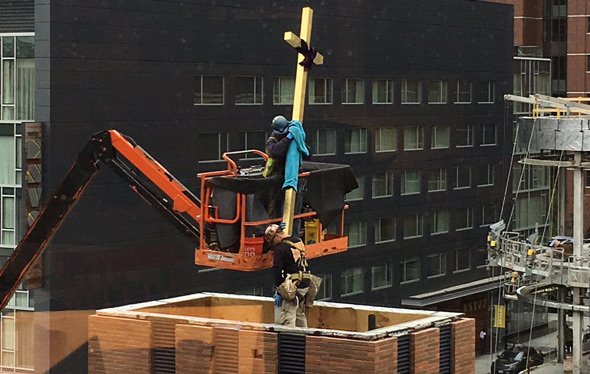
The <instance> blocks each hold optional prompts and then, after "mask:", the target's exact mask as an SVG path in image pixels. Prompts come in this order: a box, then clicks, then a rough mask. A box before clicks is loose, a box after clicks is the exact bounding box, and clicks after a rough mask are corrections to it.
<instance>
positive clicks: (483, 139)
mask: <svg viewBox="0 0 590 374" xmlns="http://www.w3.org/2000/svg"><path fill="white" fill-rule="evenodd" d="M489 127H492V128H493V130H494V131H493V134H494V135H493V143H489V141H490V139H487V137H486V135H487V134H488V131H489ZM496 145H498V126H496V124H495V123H484V124H482V125H481V144H480V146H481V147H493V146H496Z"/></svg>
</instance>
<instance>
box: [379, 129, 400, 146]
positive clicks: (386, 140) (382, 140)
mask: <svg viewBox="0 0 590 374" xmlns="http://www.w3.org/2000/svg"><path fill="white" fill-rule="evenodd" d="M396 149H397V129H396V128H394V127H378V128H377V129H376V130H375V152H391V151H395V150H396Z"/></svg>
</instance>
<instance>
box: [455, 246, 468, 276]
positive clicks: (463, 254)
mask: <svg viewBox="0 0 590 374" xmlns="http://www.w3.org/2000/svg"><path fill="white" fill-rule="evenodd" d="M465 258H467V267H465V268H459V259H465ZM470 270H471V252H470V251H469V250H468V249H467V248H462V249H455V269H454V270H453V274H456V273H463V272H466V271H470Z"/></svg>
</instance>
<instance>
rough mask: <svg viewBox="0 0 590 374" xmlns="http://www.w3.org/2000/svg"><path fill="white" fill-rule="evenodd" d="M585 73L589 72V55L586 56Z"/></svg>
mask: <svg viewBox="0 0 590 374" xmlns="http://www.w3.org/2000/svg"><path fill="white" fill-rule="evenodd" d="M586 72H590V55H587V56H586Z"/></svg>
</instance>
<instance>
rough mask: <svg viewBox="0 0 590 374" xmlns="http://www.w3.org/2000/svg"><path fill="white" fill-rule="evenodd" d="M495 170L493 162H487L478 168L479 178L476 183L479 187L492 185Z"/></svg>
mask: <svg viewBox="0 0 590 374" xmlns="http://www.w3.org/2000/svg"><path fill="white" fill-rule="evenodd" d="M495 170H496V167H495V165H494V164H487V165H485V166H483V167H480V168H478V174H479V178H478V183H477V185H478V186H480V187H485V186H493V185H494V175H495Z"/></svg>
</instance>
